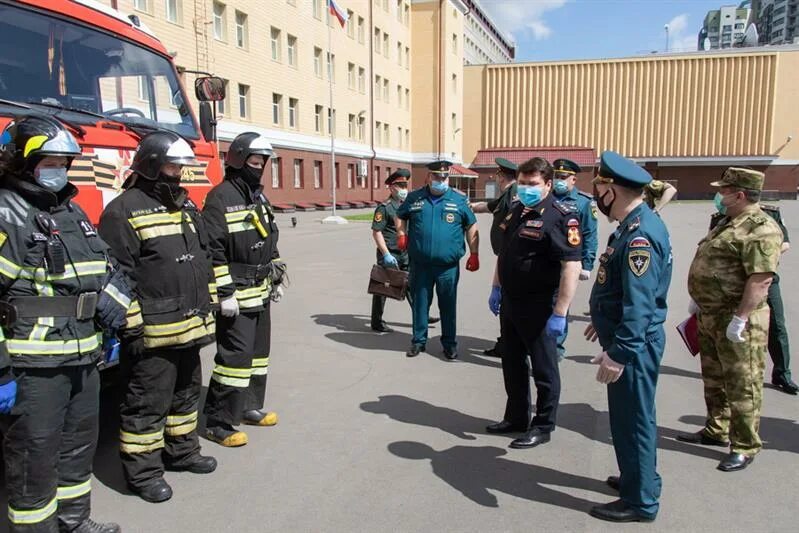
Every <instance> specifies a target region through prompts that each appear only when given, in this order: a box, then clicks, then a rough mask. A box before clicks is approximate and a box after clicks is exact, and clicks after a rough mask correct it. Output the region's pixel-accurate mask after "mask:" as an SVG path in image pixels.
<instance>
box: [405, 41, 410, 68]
mask: <svg viewBox="0 0 799 533" xmlns="http://www.w3.org/2000/svg"><path fill="white" fill-rule="evenodd" d="M409 68H411V49H410V48H409V47H407V46H406V47H405V70H408V69H409Z"/></svg>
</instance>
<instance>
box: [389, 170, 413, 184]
mask: <svg viewBox="0 0 799 533" xmlns="http://www.w3.org/2000/svg"><path fill="white" fill-rule="evenodd" d="M410 177H411V172H410V171H409V170H408V169H407V168H398V169H397V170H395V171H394V172H392V173H391V174H390V175H389V176H388V177H387V178H386V181H385V183H386V185H391V184H393V183H408V178H410Z"/></svg>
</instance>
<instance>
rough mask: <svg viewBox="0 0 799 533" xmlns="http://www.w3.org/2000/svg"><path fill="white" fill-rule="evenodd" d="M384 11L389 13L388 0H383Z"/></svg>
mask: <svg viewBox="0 0 799 533" xmlns="http://www.w3.org/2000/svg"><path fill="white" fill-rule="evenodd" d="M383 11H385V12H386V13H388V0H383Z"/></svg>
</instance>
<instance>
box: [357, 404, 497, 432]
mask: <svg viewBox="0 0 799 533" xmlns="http://www.w3.org/2000/svg"><path fill="white" fill-rule="evenodd" d="M360 407H361V409H362V410H364V411H366V412H367V413H374V414H378V415H388V417H389V418H391V419H392V420H396V421H398V422H403V423H405V424H414V425H417V426H425V427H431V428H438V429H440V430H441V431H444V432H446V433H449V434H450V435H453V436H455V437H458V438H459V439H464V440H475V439H476V438H477V437H475V436H474V435H469V433H476V434H483V433H485V427H486V426H487V425H488V424H491V423H493V422H494V420H486V419H483V418H477V417H474V416H471V415H467V414H465V413H461V412H460V411H456V410H455V409H450V408H448V407H439V406H438V405H433V404H431V403H427V402H424V401H421V400H414V399H413V398H408V397H407V396H399V395H387V396H380V397H379V398H378V400H377V401H376V402H364V403H362V404H361V406H360Z"/></svg>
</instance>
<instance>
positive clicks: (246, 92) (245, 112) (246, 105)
mask: <svg viewBox="0 0 799 533" xmlns="http://www.w3.org/2000/svg"><path fill="white" fill-rule="evenodd" d="M249 115H250V86H249V85H243V84H241V83H239V116H240V117H241V118H247V117H248V116H249Z"/></svg>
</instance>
